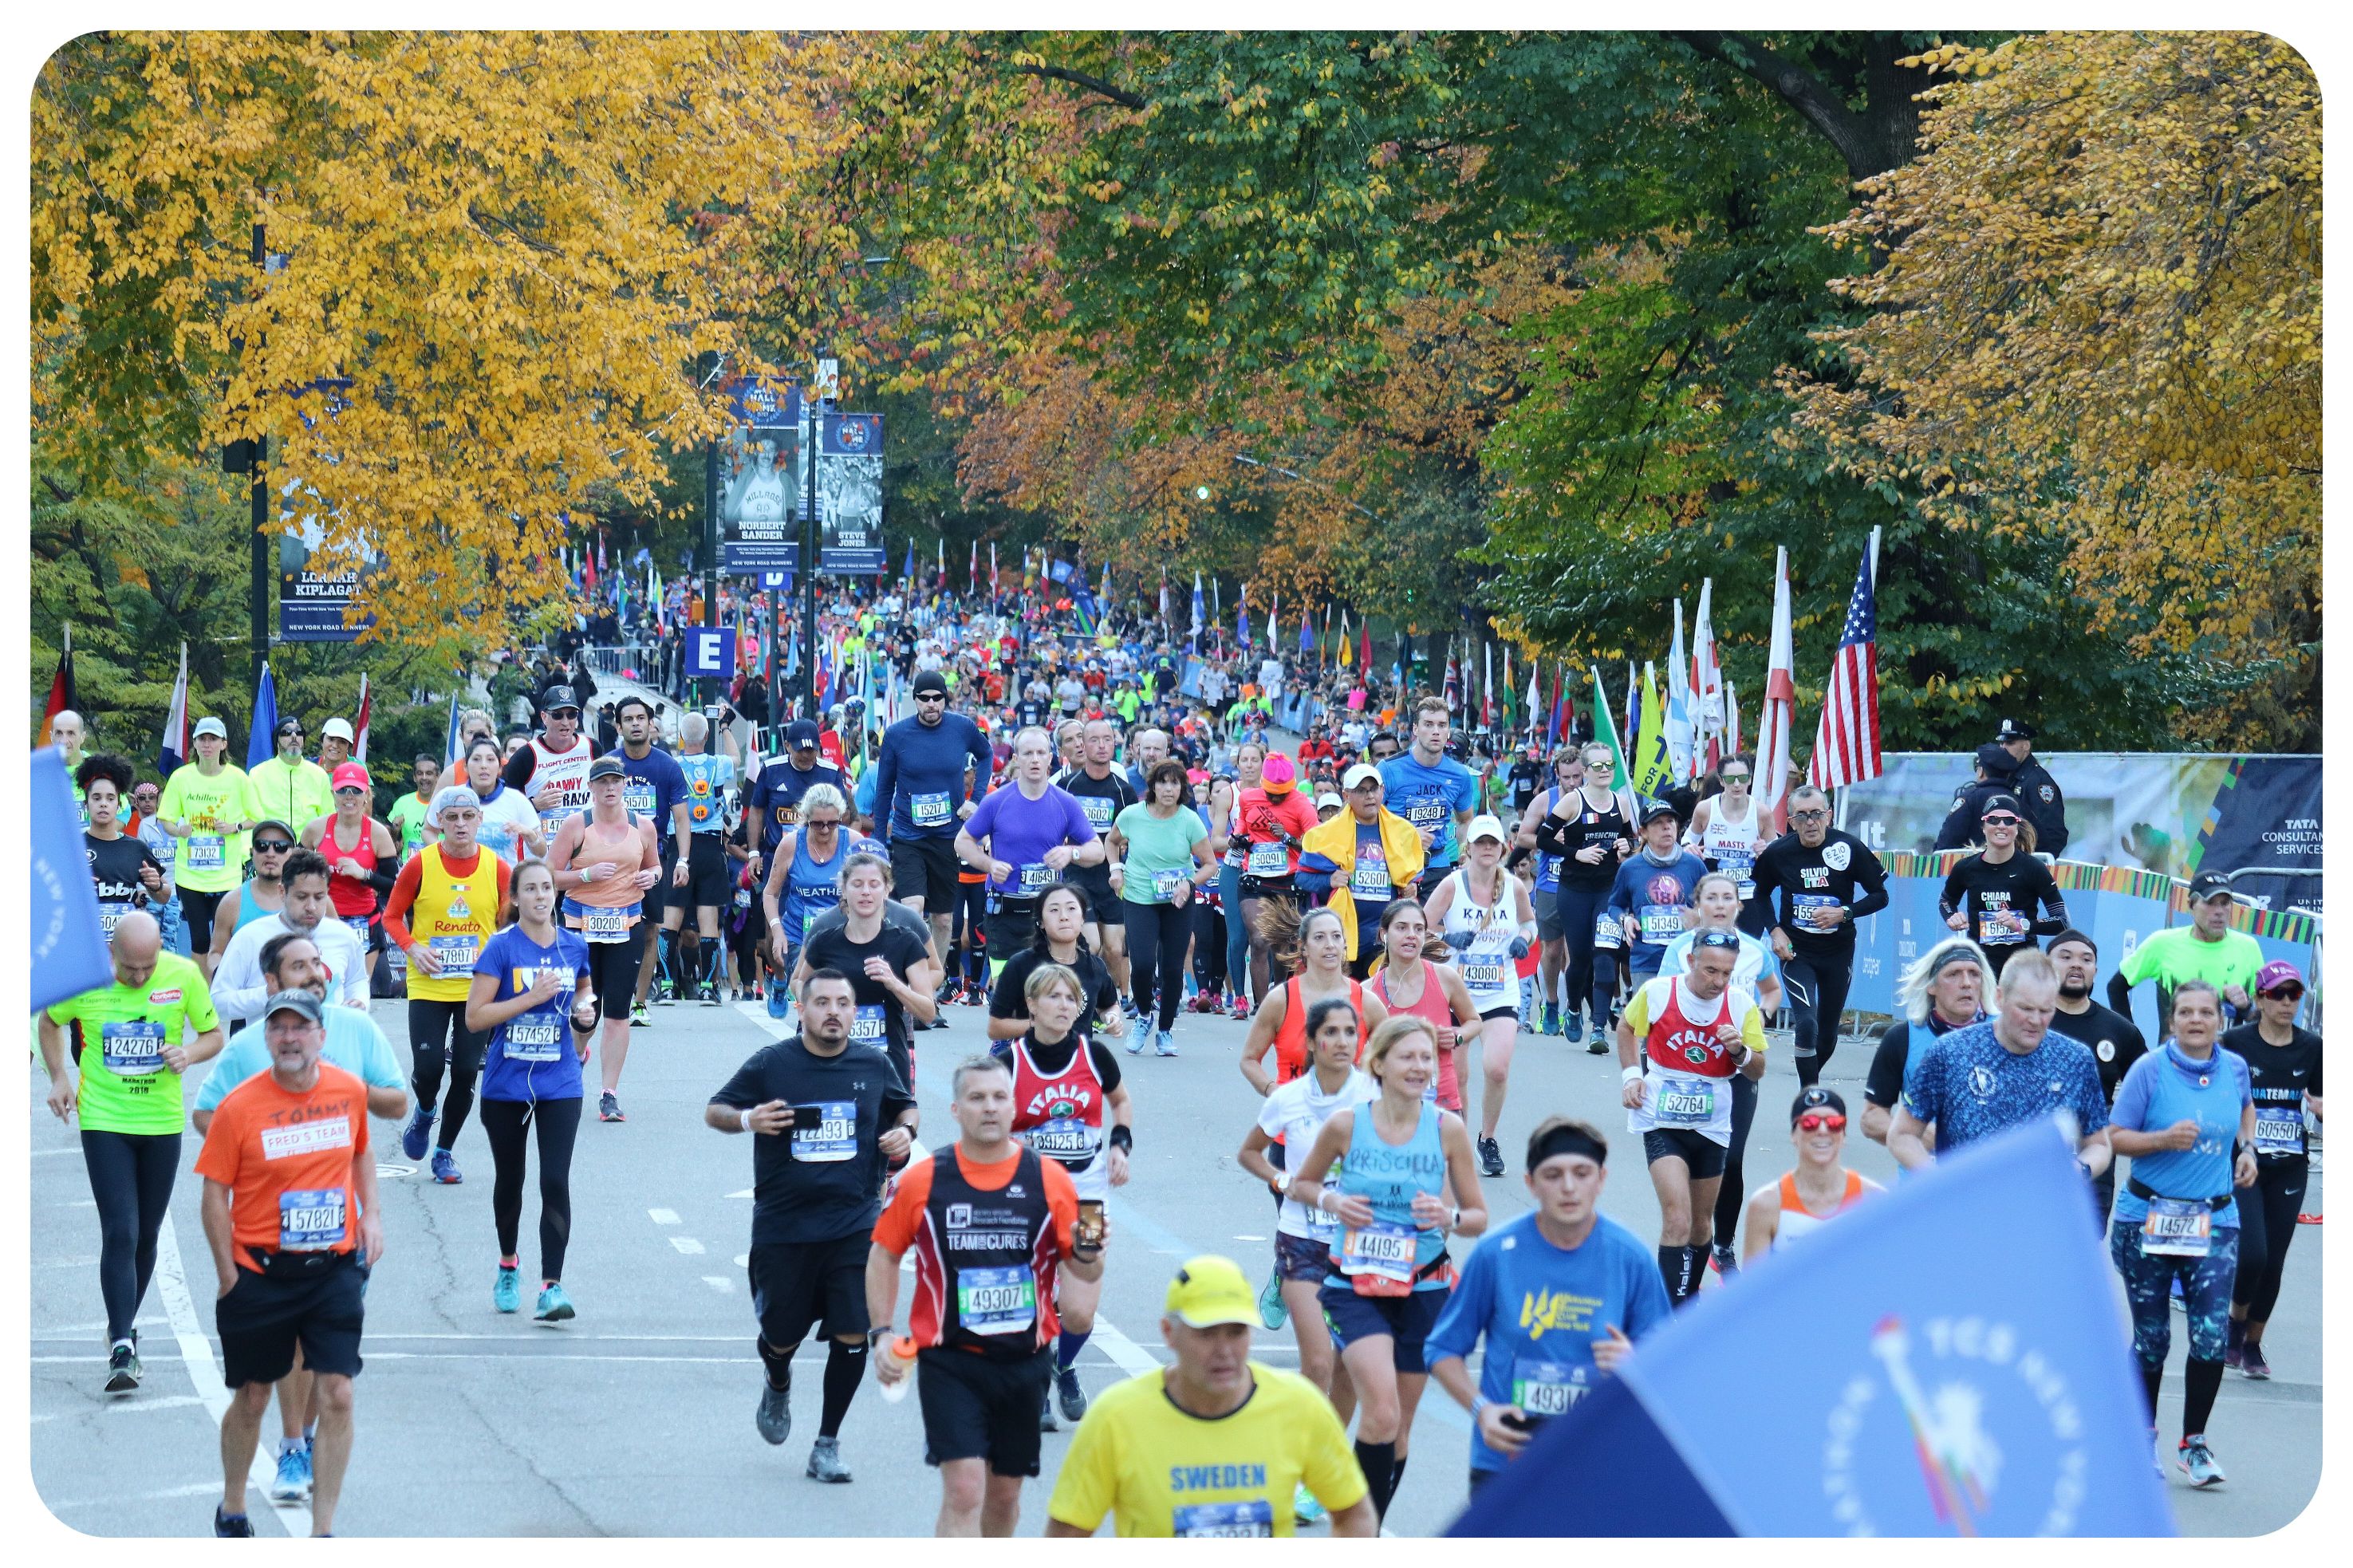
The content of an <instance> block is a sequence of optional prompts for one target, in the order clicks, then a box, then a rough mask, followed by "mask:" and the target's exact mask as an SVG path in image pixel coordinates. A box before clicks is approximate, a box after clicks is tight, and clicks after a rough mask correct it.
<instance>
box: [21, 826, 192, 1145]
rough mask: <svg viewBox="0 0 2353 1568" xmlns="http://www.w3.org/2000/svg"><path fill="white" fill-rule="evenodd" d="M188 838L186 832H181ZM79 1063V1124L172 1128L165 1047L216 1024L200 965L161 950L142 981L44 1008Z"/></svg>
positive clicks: (176, 1116)
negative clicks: (58, 1026)
mask: <svg viewBox="0 0 2353 1568" xmlns="http://www.w3.org/2000/svg"><path fill="white" fill-rule="evenodd" d="M184 842H185V840H184ZM49 1017H50V1019H51V1021H52V1022H54V1023H57V1024H59V1025H62V1026H64V1027H65V1029H66V1031H67V1036H68V1040H69V1048H70V1049H72V1050H73V1051H74V1052H75V1054H76V1056H77V1058H79V1059H78V1065H79V1067H80V1068H81V1095H80V1114H81V1124H82V1127H83V1129H84V1130H85V1131H90V1132H142V1133H156V1132H177V1131H180V1121H181V1110H180V1104H181V1100H180V1075H179V1074H178V1073H175V1072H174V1071H173V1070H172V1069H171V1068H167V1067H165V1066H164V1060H163V1055H162V1052H163V1049H164V1047H165V1046H176V1045H180V1044H182V1043H183V1042H184V1040H185V1037H186V1035H187V1034H188V1033H189V1032H192V1031H193V1032H195V1033H197V1034H202V1033H203V1032H204V1031H206V1030H207V1029H217V1028H219V1027H220V1016H219V1015H218V1014H216V1013H215V1012H214V1011H213V994H212V991H211V990H210V988H208V987H207V986H206V984H205V972H204V971H203V970H201V969H198V968H197V967H196V965H195V962H194V961H193V960H191V959H185V958H182V957H181V956H180V955H179V954H177V953H175V952H166V953H162V954H159V955H158V956H157V957H156V960H155V973H153V974H151V975H149V976H148V977H147V984H144V985H111V984H110V985H102V986H100V987H99V988H98V989H97V990H95V991H85V992H83V993H82V994H80V995H79V996H71V997H68V998H67V999H66V1000H65V1001H63V1002H60V1003H58V1005H56V1006H54V1007H51V1008H50V1009H49Z"/></svg>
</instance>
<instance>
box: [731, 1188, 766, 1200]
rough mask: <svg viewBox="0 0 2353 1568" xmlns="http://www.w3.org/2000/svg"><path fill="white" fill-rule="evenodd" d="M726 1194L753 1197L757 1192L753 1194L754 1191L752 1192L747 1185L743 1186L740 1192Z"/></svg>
mask: <svg viewBox="0 0 2353 1568" xmlns="http://www.w3.org/2000/svg"><path fill="white" fill-rule="evenodd" d="M727 1195H728V1196H729V1197H731V1198H749V1197H755V1196H757V1195H758V1194H755V1193H754V1192H753V1191H752V1189H751V1188H749V1187H745V1188H744V1190H743V1191H742V1192H740V1193H730V1194H727Z"/></svg>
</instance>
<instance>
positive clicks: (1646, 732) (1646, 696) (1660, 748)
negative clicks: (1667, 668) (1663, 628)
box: [1634, 659, 1675, 799]
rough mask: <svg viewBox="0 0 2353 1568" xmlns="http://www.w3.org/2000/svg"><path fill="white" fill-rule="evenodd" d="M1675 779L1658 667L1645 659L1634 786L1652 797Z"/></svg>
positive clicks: (1635, 753)
mask: <svg viewBox="0 0 2353 1568" xmlns="http://www.w3.org/2000/svg"><path fill="white" fill-rule="evenodd" d="M1674 782H1675V778H1674V762H1673V758H1672V754H1671V753H1670V752H1668V749H1667V712H1666V707H1665V705H1664V704H1663V703H1662V702H1661V701H1660V700H1659V668H1658V666H1656V665H1654V664H1652V663H1651V662H1650V661H1649V660H1648V659H1645V660H1643V662H1642V727H1641V731H1639V732H1638V735H1637V738H1636V740H1635V742H1634V788H1635V790H1636V792H1637V793H1638V794H1641V795H1648V796H1650V797H1651V798H1652V799H1656V798H1658V797H1659V796H1661V795H1665V794H1666V792H1667V786H1668V785H1670V784H1673V783H1674Z"/></svg>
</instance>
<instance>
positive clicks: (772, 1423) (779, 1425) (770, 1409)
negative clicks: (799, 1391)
mask: <svg viewBox="0 0 2353 1568" xmlns="http://www.w3.org/2000/svg"><path fill="white" fill-rule="evenodd" d="M752 1425H753V1426H757V1427H758V1428H759V1429H760V1436H763V1437H765V1438H766V1439H767V1440H768V1441H769V1442H770V1443H772V1444H776V1445H779V1446H781V1445H782V1444H783V1442H784V1440H785V1439H786V1438H787V1437H789V1436H792V1435H793V1380H792V1374H791V1373H786V1374H785V1385H784V1387H782V1388H778V1387H776V1386H775V1385H774V1384H770V1383H769V1382H767V1381H766V1380H765V1378H764V1379H762V1380H761V1383H760V1408H759V1409H757V1410H756V1411H754V1412H753V1414H752Z"/></svg>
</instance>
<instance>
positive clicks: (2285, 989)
mask: <svg viewBox="0 0 2353 1568" xmlns="http://www.w3.org/2000/svg"><path fill="white" fill-rule="evenodd" d="M2255 994H2256V995H2258V996H2284V997H2286V998H2287V999H2288V1000H2289V1001H2291V1002H2300V1001H2302V1000H2303V999H2304V987H2303V986H2301V985H2274V986H2273V987H2272V988H2271V989H2270V990H2268V991H2258V992H2256V993H2255Z"/></svg>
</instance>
